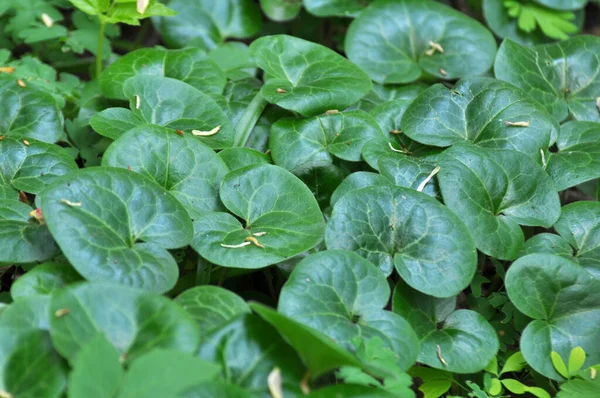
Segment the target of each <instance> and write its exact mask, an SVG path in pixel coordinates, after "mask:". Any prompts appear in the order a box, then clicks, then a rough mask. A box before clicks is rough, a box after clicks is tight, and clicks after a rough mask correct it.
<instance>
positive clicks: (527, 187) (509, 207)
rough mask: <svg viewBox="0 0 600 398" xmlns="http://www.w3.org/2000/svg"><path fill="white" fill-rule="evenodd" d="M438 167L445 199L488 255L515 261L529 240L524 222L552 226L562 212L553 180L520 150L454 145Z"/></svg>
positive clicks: (442, 155)
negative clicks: (525, 237) (525, 234)
mask: <svg viewBox="0 0 600 398" xmlns="http://www.w3.org/2000/svg"><path fill="white" fill-rule="evenodd" d="M437 165H439V166H440V172H439V173H438V181H439V184H440V189H441V191H442V197H443V199H444V203H445V204H446V206H448V208H449V209H450V210H452V211H453V212H454V213H455V214H456V215H457V216H459V217H460V219H461V220H462V221H463V222H464V223H465V224H466V226H467V227H468V229H469V231H470V232H471V235H472V236H473V239H474V240H475V244H476V245H477V248H478V249H479V250H480V251H482V252H483V253H485V254H487V255H489V256H492V257H495V258H498V259H503V260H511V259H514V258H515V257H517V255H518V254H519V251H520V250H521V247H522V246H523V243H524V235H523V231H522V230H521V227H520V225H527V226H541V227H545V228H550V227H551V226H552V225H554V223H555V222H556V220H558V217H559V216H560V201H559V197H558V193H557V192H556V188H555V186H554V183H553V182H552V179H551V178H550V176H549V175H548V174H546V172H545V171H544V169H542V167H541V166H539V165H538V164H537V163H536V162H535V161H533V160H532V159H531V158H530V157H528V156H526V155H524V154H522V153H520V152H517V151H511V150H507V149H488V148H482V147H479V146H477V145H473V144H471V143H463V144H455V145H453V146H452V147H450V148H449V149H447V150H446V151H444V152H443V153H442V154H441V155H440V157H439V159H438V163H437Z"/></svg>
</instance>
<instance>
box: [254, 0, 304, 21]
mask: <svg viewBox="0 0 600 398" xmlns="http://www.w3.org/2000/svg"><path fill="white" fill-rule="evenodd" d="M260 7H261V8H262V10H263V12H264V13H265V15H266V16H267V17H268V18H269V19H271V20H273V21H276V22H285V21H289V20H292V19H294V18H296V17H297V16H298V14H299V13H300V10H301V9H302V0H260Z"/></svg>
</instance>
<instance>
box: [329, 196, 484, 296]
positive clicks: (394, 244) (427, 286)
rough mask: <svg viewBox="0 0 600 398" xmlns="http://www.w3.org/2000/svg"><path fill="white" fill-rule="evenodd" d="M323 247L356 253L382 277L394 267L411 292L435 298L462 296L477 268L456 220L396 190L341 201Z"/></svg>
mask: <svg viewBox="0 0 600 398" xmlns="http://www.w3.org/2000/svg"><path fill="white" fill-rule="evenodd" d="M325 243H326V244H327V248H328V249H345V250H352V251H355V252H357V253H358V254H360V255H361V256H363V257H365V258H366V259H368V260H369V261H371V262H373V263H374V264H376V265H377V266H378V267H379V269H380V270H381V271H382V272H383V274H384V275H389V274H390V273H391V272H392V269H393V267H394V266H395V268H396V270H397V271H398V273H399V274H400V276H401V277H402V278H403V279H404V280H405V281H406V282H407V283H408V284H409V285H410V286H412V287H413V288H415V289H417V290H419V291H421V292H423V293H426V294H430V295H433V296H436V297H450V296H455V295H456V294H458V293H459V292H460V291H462V290H463V289H464V288H465V287H466V286H467V285H468V284H469V283H470V282H471V279H473V275H474V274H475V268H476V262H477V258H476V257H477V255H476V250H475V245H474V243H473V239H472V238H471V236H470V234H469V231H468V230H467V228H466V227H465V225H464V224H463V223H462V221H461V220H460V219H459V218H458V217H457V216H456V215H454V214H453V213H452V212H451V211H450V210H448V209H447V208H446V207H444V206H443V205H442V204H440V203H439V202H438V201H437V200H435V199H432V198H431V197H430V196H428V195H426V194H424V193H420V192H416V191H414V190H412V189H408V188H401V187H395V186H377V187H371V188H364V189H361V190H358V191H354V192H350V193H348V194H346V195H345V196H343V197H342V198H341V199H340V200H339V201H338V202H337V203H336V205H335V207H334V208H333V212H332V215H331V218H330V220H329V223H328V224H327V230H326V233H325Z"/></svg>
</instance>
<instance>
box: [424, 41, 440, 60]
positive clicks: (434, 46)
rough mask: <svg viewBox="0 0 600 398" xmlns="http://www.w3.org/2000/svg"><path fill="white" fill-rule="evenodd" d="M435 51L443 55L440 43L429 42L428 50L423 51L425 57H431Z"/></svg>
mask: <svg viewBox="0 0 600 398" xmlns="http://www.w3.org/2000/svg"><path fill="white" fill-rule="evenodd" d="M436 51H438V52H440V53H442V54H443V53H444V47H442V46H441V44H440V43H436V42H434V41H431V40H429V50H427V51H425V55H428V56H432V55H433V54H435V53H436Z"/></svg>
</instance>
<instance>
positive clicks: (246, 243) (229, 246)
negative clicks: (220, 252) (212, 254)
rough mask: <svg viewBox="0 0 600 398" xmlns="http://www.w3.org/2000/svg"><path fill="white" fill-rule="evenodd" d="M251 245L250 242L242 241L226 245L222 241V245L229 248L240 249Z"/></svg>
mask: <svg viewBox="0 0 600 398" xmlns="http://www.w3.org/2000/svg"><path fill="white" fill-rule="evenodd" d="M248 245H251V243H250V242H242V243H240V244H239V245H224V244H223V243H221V247H226V248H228V249H239V248H240V247H244V246H248Z"/></svg>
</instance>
